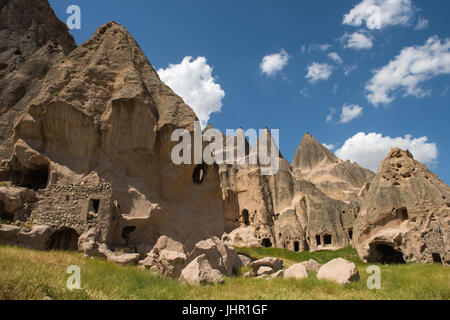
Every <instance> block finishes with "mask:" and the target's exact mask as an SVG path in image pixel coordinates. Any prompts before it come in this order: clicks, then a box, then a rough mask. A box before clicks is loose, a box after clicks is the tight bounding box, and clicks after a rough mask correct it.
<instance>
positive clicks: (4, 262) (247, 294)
mask: <svg viewBox="0 0 450 320" xmlns="http://www.w3.org/2000/svg"><path fill="white" fill-rule="evenodd" d="M238 250H239V252H241V253H243V254H246V255H249V256H251V257H253V258H261V257H265V256H273V257H280V258H282V259H284V261H285V265H286V266H289V265H291V264H293V263H296V262H301V261H305V260H309V259H310V258H313V259H316V260H317V261H318V262H320V263H326V262H327V261H330V260H331V259H334V258H336V257H343V258H345V259H348V260H351V261H353V262H355V263H356V265H357V267H358V269H359V272H360V275H361V280H360V281H359V282H357V283H353V284H351V285H348V286H345V287H341V286H339V285H337V284H335V283H332V282H329V281H319V280H317V279H316V277H315V274H311V275H310V277H309V278H308V279H304V280H300V281H299V280H285V279H275V280H271V281H267V280H263V279H244V278H242V277H235V278H226V279H225V283H224V284H223V285H216V286H205V287H192V286H187V285H181V284H179V283H178V282H177V281H176V280H171V279H168V278H166V277H163V276H160V275H157V274H153V273H151V272H149V271H146V270H141V269H139V268H138V267H120V266H116V265H114V264H112V263H110V262H106V261H103V260H100V259H92V258H85V257H83V256H82V255H81V254H79V253H70V252H56V251H53V252H40V251H32V250H26V249H21V248H15V247H8V246H0V299H1V300H4V299H43V298H44V297H45V296H49V297H52V298H54V299H165V300H173V299H177V300H178V299H180V300H197V299H199V300H201V299H231V300H232V299H243V300H253V299H267V300H277V299H282V300H292V299H295V300H299V299H446V300H448V299H450V268H447V267H443V266H441V265H438V264H434V265H418V264H407V265H391V266H382V265H380V267H381V270H382V274H381V289H380V290H369V289H367V287H366V280H367V278H368V277H369V276H370V275H368V274H367V273H366V269H367V267H368V266H369V265H368V264H365V263H363V262H361V261H360V260H359V258H358V255H357V254H356V251H355V250H354V249H352V248H345V249H342V250H339V251H336V252H316V253H309V252H301V253H295V252H290V251H286V250H282V249H265V248H253V249H249V248H239V249H238ZM69 265H77V266H79V267H80V268H81V287H82V288H81V290H74V291H70V290H68V289H67V288H66V285H65V284H66V280H67V278H68V277H69V275H68V274H67V273H66V269H67V267H68V266H69ZM247 270H249V269H248V268H242V269H241V270H240V271H239V273H240V274H241V275H242V274H243V273H244V272H245V271H247Z"/></svg>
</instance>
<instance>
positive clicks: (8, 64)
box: [0, 0, 76, 160]
mask: <svg viewBox="0 0 450 320" xmlns="http://www.w3.org/2000/svg"><path fill="white" fill-rule="evenodd" d="M0 43H2V46H1V47H0V160H5V159H6V160H7V159H9V158H10V156H11V153H12V149H13V144H14V141H13V130H12V128H13V125H14V121H15V119H16V117H17V116H18V115H20V114H21V113H22V112H23V110H24V109H25V107H26V106H27V105H28V104H29V103H30V101H31V100H32V99H33V98H34V97H36V96H37V94H38V93H39V90H40V89H41V86H42V80H43V79H44V78H45V76H46V74H47V72H48V71H49V69H50V68H51V66H52V65H54V64H55V63H57V62H60V61H61V60H63V59H64V57H65V56H66V55H67V54H68V53H69V52H71V51H72V50H73V49H75V47H76V44H75V41H74V40H73V38H72V36H71V35H70V34H69V33H68V29H67V27H66V25H65V24H64V23H62V22H61V21H60V20H59V19H58V18H57V17H56V16H55V14H54V13H53V10H52V9H51V8H50V5H49V3H48V2H47V1H46V0H32V1H30V0H3V1H0Z"/></svg>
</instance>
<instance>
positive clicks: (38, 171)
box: [15, 165, 48, 191]
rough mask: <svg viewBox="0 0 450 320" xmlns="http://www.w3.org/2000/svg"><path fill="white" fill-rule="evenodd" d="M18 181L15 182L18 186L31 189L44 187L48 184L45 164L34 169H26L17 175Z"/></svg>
mask: <svg viewBox="0 0 450 320" xmlns="http://www.w3.org/2000/svg"><path fill="white" fill-rule="evenodd" d="M18 178H19V181H18V183H15V185H18V186H19V187H24V188H28V189H33V190H34V191H37V190H39V189H45V188H46V187H47V184H48V167H47V166H46V165H44V166H41V167H37V168H35V169H34V170H26V171H24V172H22V175H20V174H19V175H18Z"/></svg>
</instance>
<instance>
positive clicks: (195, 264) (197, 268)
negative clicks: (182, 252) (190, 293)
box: [179, 254, 224, 285]
mask: <svg viewBox="0 0 450 320" xmlns="http://www.w3.org/2000/svg"><path fill="white" fill-rule="evenodd" d="M179 280H180V282H182V283H187V284H191V285H204V284H217V283H223V282H224V280H223V277H222V274H221V273H220V272H219V271H218V270H216V269H213V268H212V267H211V265H210V263H209V261H208V259H207V257H206V254H202V255H200V256H198V257H196V258H195V259H194V260H193V261H191V263H189V264H188V265H187V267H186V268H184V269H183V270H182V271H181V275H180V278H179Z"/></svg>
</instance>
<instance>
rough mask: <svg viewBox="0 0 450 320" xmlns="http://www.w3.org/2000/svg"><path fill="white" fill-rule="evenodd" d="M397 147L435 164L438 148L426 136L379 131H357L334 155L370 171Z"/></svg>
mask: <svg viewBox="0 0 450 320" xmlns="http://www.w3.org/2000/svg"><path fill="white" fill-rule="evenodd" d="M394 147H398V148H401V149H404V150H405V149H407V150H409V151H410V152H411V153H412V154H413V156H414V158H415V159H416V160H417V161H420V162H422V163H425V164H429V165H430V164H435V163H436V160H437V157H438V149H437V146H436V144H435V143H432V142H429V141H428V138H427V137H421V138H413V137H412V136H411V135H405V136H404V137H397V138H391V137H385V136H383V135H382V134H380V133H367V134H366V133H364V132H359V133H357V134H356V135H354V136H353V137H351V138H350V139H348V140H347V141H345V143H344V145H343V146H342V147H341V148H340V149H338V150H337V151H336V156H338V157H339V158H341V159H343V160H350V161H352V162H357V163H358V164H360V165H361V166H363V167H365V168H368V169H370V170H372V171H377V170H378V166H379V165H380V163H381V161H382V160H383V159H384V158H386V156H387V154H388V153H389V151H390V150H391V148H394Z"/></svg>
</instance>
